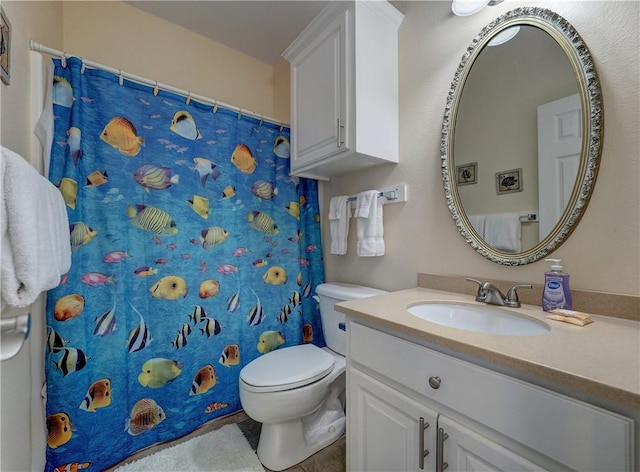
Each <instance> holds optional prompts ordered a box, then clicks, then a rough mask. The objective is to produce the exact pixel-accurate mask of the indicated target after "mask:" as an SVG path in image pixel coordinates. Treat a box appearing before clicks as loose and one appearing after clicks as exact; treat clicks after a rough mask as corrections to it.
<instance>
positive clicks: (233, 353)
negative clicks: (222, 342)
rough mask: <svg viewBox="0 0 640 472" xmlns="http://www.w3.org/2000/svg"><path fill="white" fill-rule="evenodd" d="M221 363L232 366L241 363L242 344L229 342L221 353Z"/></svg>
mask: <svg viewBox="0 0 640 472" xmlns="http://www.w3.org/2000/svg"><path fill="white" fill-rule="evenodd" d="M219 362H220V364H222V365H224V366H226V367H231V366H232V365H238V364H240V346H238V345H237V344H229V345H227V346H225V348H224V349H223V350H222V354H221V355H220V360H219Z"/></svg>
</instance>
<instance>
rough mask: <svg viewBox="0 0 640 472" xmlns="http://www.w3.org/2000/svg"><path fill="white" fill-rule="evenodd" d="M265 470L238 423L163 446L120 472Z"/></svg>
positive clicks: (231, 471) (118, 470)
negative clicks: (165, 447) (179, 442)
mask: <svg viewBox="0 0 640 472" xmlns="http://www.w3.org/2000/svg"><path fill="white" fill-rule="evenodd" d="M200 470H202V471H208V472H235V471H245V472H264V467H262V464H261V463H260V461H259V460H258V456H256V453H255V452H254V451H253V449H251V446H250V445H249V443H248V441H247V439H246V438H245V437H244V435H243V434H242V431H240V428H238V426H236V425H235V424H227V425H224V426H223V427H222V428H220V429H216V430H215V431H211V432H210V433H207V434H203V435H201V436H197V437H195V438H193V439H189V440H188V441H186V442H183V443H181V444H178V445H177V446H172V447H169V448H167V449H163V450H162V451H160V452H156V453H155V454H152V455H150V456H147V457H144V458H142V459H138V460H136V461H133V462H131V463H130V464H125V465H123V466H121V467H118V468H117V469H115V471H116V472H149V471H153V472H161V471H167V472H169V471H171V472H175V471H181V472H195V471H200Z"/></svg>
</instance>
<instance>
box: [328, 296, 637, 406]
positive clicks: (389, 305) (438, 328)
mask: <svg viewBox="0 0 640 472" xmlns="http://www.w3.org/2000/svg"><path fill="white" fill-rule="evenodd" d="M426 301H430V302H436V301H449V302H451V301H453V302H463V303H467V304H472V305H473V304H475V305H480V306H487V305H485V304H484V303H479V302H476V301H475V300H474V297H473V296H469V295H462V294H458V293H452V292H444V291H439V290H432V289H427V288H412V289H407V290H400V291H397V292H392V293H389V294H386V295H378V296H375V297H370V298H362V299H359V300H350V301H347V302H342V303H338V304H336V309H337V310H338V311H340V312H343V313H345V314H347V315H350V316H352V317H353V318H354V319H356V320H361V321H362V322H365V323H366V324H369V325H371V326H373V327H378V328H380V329H382V330H388V331H391V332H394V333H396V334H399V335H405V336H407V337H409V338H414V339H417V340H419V341H424V342H426V343H428V344H430V345H433V346H435V347H436V348H437V347H438V346H440V347H442V348H443V349H446V350H453V351H455V352H458V353H460V354H461V355H463V356H464V357H466V358H469V357H473V358H476V359H479V360H482V361H486V362H489V363H491V364H496V365H498V366H503V367H505V368H507V369H510V370H515V371H517V372H520V373H522V374H523V375H525V376H533V377H537V378H540V379H542V380H544V381H547V382H550V383H553V384H557V385H560V386H562V387H566V388H569V389H575V390H578V391H581V392H584V393H586V394H588V395H593V396H595V397H599V398H602V399H605V400H608V401H612V402H615V403H619V404H622V405H626V406H631V407H633V408H640V323H638V322H636V321H630V320H625V319H619V318H612V317H608V316H598V315H592V316H591V319H593V321H594V322H593V323H592V324H589V325H587V326H585V327H579V326H574V325H570V324H567V323H563V322H558V321H552V320H547V319H546V315H547V313H545V312H543V311H542V308H540V307H539V306H533V305H522V307H521V308H517V309H514V308H508V310H513V311H517V312H518V313H520V314H522V315H525V316H529V317H532V318H536V319H538V320H541V321H544V322H545V323H546V324H548V325H549V327H550V328H551V329H550V331H549V332H547V333H544V334H539V335H533V336H506V335H496V334H486V333H478V332H472V331H466V330H462V329H456V328H450V327H446V326H442V325H439V324H435V323H432V322H429V321H426V320H422V319H420V318H418V317H416V316H413V315H412V314H410V313H409V312H408V311H407V308H408V307H410V306H411V305H415V304H417V303H421V302H426ZM500 308H503V307H500Z"/></svg>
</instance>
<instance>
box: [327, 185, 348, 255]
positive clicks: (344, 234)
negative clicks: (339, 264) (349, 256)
mask: <svg viewBox="0 0 640 472" xmlns="http://www.w3.org/2000/svg"><path fill="white" fill-rule="evenodd" d="M347 200H348V197H347V196H346V195H343V196H340V197H333V198H332V199H331V200H330V201H329V230H330V234H331V254H337V255H339V256H344V255H345V254H346V253H347V238H348V236H349V218H350V213H351V208H350V206H349V202H348V201H347Z"/></svg>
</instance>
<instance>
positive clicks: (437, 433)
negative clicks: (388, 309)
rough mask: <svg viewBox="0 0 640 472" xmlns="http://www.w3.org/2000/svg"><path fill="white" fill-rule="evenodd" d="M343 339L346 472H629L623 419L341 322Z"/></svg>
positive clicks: (629, 444)
mask: <svg viewBox="0 0 640 472" xmlns="http://www.w3.org/2000/svg"><path fill="white" fill-rule="evenodd" d="M347 333H348V336H349V338H348V339H349V341H348V369H347V389H348V390H347V400H348V410H347V412H348V414H347V421H348V427H347V434H348V436H347V445H348V459H347V469H348V470H354V471H365V470H366V471H369V470H388V471H391V470H406V471H411V470H434V471H441V470H444V468H445V464H447V466H446V468H448V470H455V471H459V470H461V471H464V470H478V469H482V470H530V471H539V470H571V469H573V470H600V471H613V470H615V471H631V470H633V466H634V464H633V448H634V443H633V441H634V438H633V435H634V434H633V431H634V425H633V420H631V419H629V418H626V417H624V416H621V415H619V414H616V413H613V412H610V411H607V410H604V409H602V408H599V407H596V406H593V405H590V404H588V403H585V402H582V401H579V400H576V399H574V398H571V397H567V396H565V395H560V394H558V393H556V392H552V391H549V390H546V389H543V388H540V387H538V386H536V385H533V384H530V383H527V382H523V381H521V380H518V379H515V378H513V377H510V376H507V375H504V374H502V373H499V372H496V371H493V370H490V369H487V368H484V367H480V366H478V365H475V364H472V363H470V362H466V361H463V360H461V359H458V358H456V357H452V356H449V355H445V354H443V353H441V352H438V351H435V350H433V349H429V348H427V347H425V346H422V345H419V344H415V343H413V342H409V341H407V340H404V339H401V338H399V337H396V336H394V335H391V334H389V333H384V332H382V331H378V330H376V329H372V328H370V327H367V326H364V325H362V324H359V323H357V322H355V321H354V320H351V319H349V321H348V326H347ZM421 418H423V419H424V420H423V421H424V423H425V424H426V423H428V425H429V426H428V427H426V428H424V429H423V431H422V432H421V423H422V422H423V421H421ZM426 451H428V454H426V456H425V457H424V464H423V467H422V468H420V467H419V466H420V465H421V464H420V463H419V458H420V455H421V454H424V452H426ZM377 464H381V465H379V466H378V465H377Z"/></svg>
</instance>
